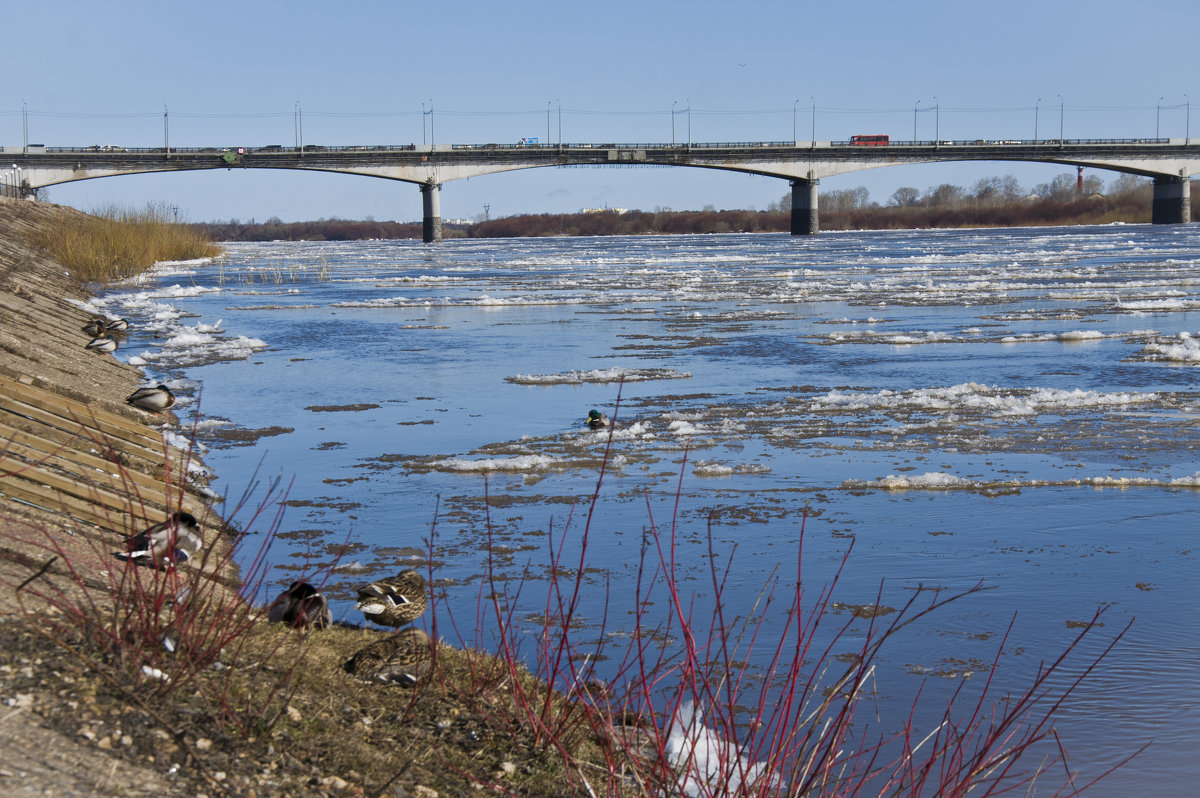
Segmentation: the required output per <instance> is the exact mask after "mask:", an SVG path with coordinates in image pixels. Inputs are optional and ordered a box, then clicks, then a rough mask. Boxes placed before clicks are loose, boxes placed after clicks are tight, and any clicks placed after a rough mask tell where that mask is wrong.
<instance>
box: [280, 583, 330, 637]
mask: <svg viewBox="0 0 1200 798" xmlns="http://www.w3.org/2000/svg"><path fill="white" fill-rule="evenodd" d="M267 620H269V621H276V622H282V623H286V624H287V625H288V626H290V627H292V628H293V629H305V628H308V627H312V628H313V629H324V628H325V627H326V626H329V625H330V624H332V623H333V613H332V612H330V610H329V601H328V600H327V599H326V598H325V597H324V596H323V595H321V592H320V591H319V590H317V589H316V588H315V587H313V586H312V585H310V584H309V583H308V582H292V584H291V586H290V587H288V589H287V590H285V591H284V592H283V593H281V594H279V596H278V597H277V598H276V599H275V600H274V601H272V602H271V605H270V606H269V607H267Z"/></svg>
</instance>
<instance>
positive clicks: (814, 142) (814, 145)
mask: <svg viewBox="0 0 1200 798" xmlns="http://www.w3.org/2000/svg"><path fill="white" fill-rule="evenodd" d="M808 99H809V100H811V101H812V148H813V149H814V150H815V149H816V148H817V101H816V100H815V99H813V97H812V95H809V97H808Z"/></svg>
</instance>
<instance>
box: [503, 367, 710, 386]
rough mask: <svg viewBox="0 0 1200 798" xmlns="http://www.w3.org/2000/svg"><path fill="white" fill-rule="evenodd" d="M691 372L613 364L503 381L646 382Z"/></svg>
mask: <svg viewBox="0 0 1200 798" xmlns="http://www.w3.org/2000/svg"><path fill="white" fill-rule="evenodd" d="M691 376H692V375H691V374H688V373H686V372H682V371H676V370H675V369H649V368H647V369H627V368H620V367H616V366H614V367H613V368H610V369H591V370H589V371H566V372H561V373H558V374H514V375H513V376H511V377H505V378H504V381H505V382H511V383H514V384H516V385H580V384H582V383H591V382H596V383H605V382H648V381H650V380H686V379H690V378H691Z"/></svg>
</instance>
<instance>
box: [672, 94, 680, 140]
mask: <svg viewBox="0 0 1200 798" xmlns="http://www.w3.org/2000/svg"><path fill="white" fill-rule="evenodd" d="M678 103H679V100H672V101H671V146H672V147H674V146H675V106H676V105H677V104H678Z"/></svg>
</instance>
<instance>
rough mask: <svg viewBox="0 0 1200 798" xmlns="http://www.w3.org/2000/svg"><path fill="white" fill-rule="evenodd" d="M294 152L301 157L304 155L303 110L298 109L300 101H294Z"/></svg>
mask: <svg viewBox="0 0 1200 798" xmlns="http://www.w3.org/2000/svg"><path fill="white" fill-rule="evenodd" d="M295 122H296V130H295V133H296V150H297V151H299V153H300V154H301V155H303V154H304V109H302V108H301V107H300V101H299V100H296V119H295Z"/></svg>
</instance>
